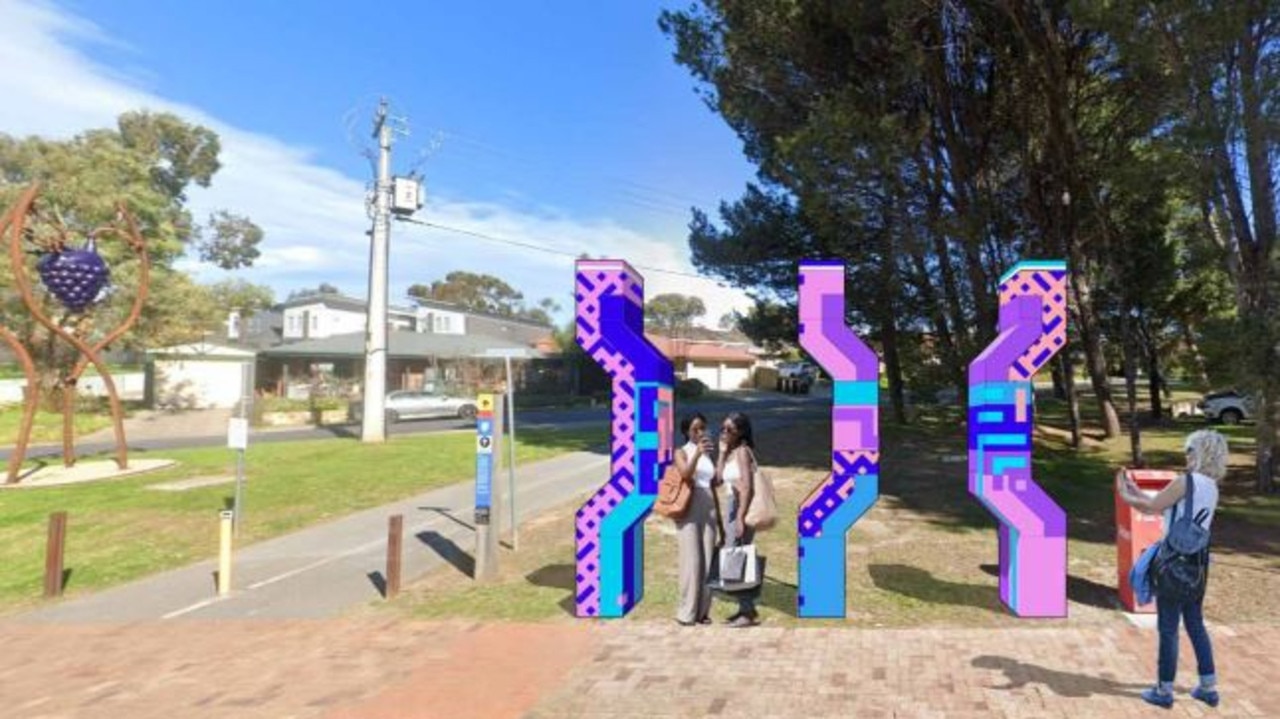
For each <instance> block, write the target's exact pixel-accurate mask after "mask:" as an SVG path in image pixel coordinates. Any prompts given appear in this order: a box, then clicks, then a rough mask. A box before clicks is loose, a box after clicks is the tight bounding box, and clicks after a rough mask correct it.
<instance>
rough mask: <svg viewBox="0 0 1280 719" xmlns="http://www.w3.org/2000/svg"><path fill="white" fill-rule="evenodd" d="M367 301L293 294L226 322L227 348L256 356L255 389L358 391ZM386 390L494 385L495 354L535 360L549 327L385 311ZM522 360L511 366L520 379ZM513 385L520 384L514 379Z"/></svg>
mask: <svg viewBox="0 0 1280 719" xmlns="http://www.w3.org/2000/svg"><path fill="white" fill-rule="evenodd" d="M365 322H366V303H365V301H364V300H361V299H357V298H354V297H348V296H346V295H341V294H336V293H324V294H314V295H306V296H302V297H294V298H290V299H289V300H287V301H285V302H283V303H281V304H280V305H277V306H276V307H274V308H272V309H271V310H270V311H267V312H259V313H255V314H254V315H252V316H249V317H243V316H242V315H241V314H240V313H239V312H236V311H232V313H230V314H229V316H228V318H227V338H226V340H225V342H226V344H228V345H231V346H240V347H244V348H246V349H253V350H255V351H256V353H257V358H258V359H257V388H258V389H259V390H260V391H266V392H270V393H273V394H279V395H287V396H291V397H299V396H309V395H310V394H311V393H312V392H314V391H316V390H320V391H322V392H326V393H333V394H358V393H359V391H360V384H361V383H362V382H363V380H364V357H365V341H366V337H365ZM387 325H388V327H387V329H388V333H387V342H388V347H387V350H388V351H387V389H388V390H394V389H421V388H423V387H427V388H430V387H445V386H455V385H463V386H475V385H477V384H482V383H493V382H495V381H496V380H495V378H494V377H491V376H490V375H493V374H494V369H495V368H501V365H502V363H501V362H500V361H496V360H495V359H494V355H495V353H496V354H516V355H520V356H522V357H523V358H525V359H528V358H532V357H542V356H544V354H545V352H542V351H539V350H537V349H536V348H537V347H546V346H548V345H547V343H548V339H549V338H550V337H551V328H550V327H548V326H546V325H542V324H539V323H537V322H530V321H528V320H523V319H517V318H514V317H506V316H502V315H494V314H489V313H484V312H475V311H472V310H468V309H466V308H464V307H461V306H459V305H455V304H451V303H446V302H434V301H420V302H419V303H418V304H417V305H416V306H414V307H404V306H394V305H393V306H391V307H389V308H388V310H387ZM524 364H525V363H524V362H517V363H516V366H515V367H513V369H514V370H515V371H516V374H517V376H518V377H520V378H522V377H523V376H524V375H525V372H524V369H525V368H524ZM516 381H517V384H519V382H520V380H519V379H517V380H516Z"/></svg>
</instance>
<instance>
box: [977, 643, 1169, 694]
mask: <svg viewBox="0 0 1280 719" xmlns="http://www.w3.org/2000/svg"><path fill="white" fill-rule="evenodd" d="M971 663H972V664H973V666H975V667H977V668H979V669H991V670H994V671H1000V672H1004V676H1005V681H1006V682H1007V683H1006V684H1004V685H1003V686H992V687H991V688H992V689H1006V690H1008V689H1020V688H1022V687H1024V686H1027V685H1028V684H1039V685H1041V686H1043V687H1045V688H1046V689H1048V690H1049V691H1051V692H1053V693H1054V694H1056V695H1058V696H1060V697H1078V698H1087V697H1091V696H1093V695H1095V694H1105V695H1110V696H1117V697H1133V698H1134V699H1137V698H1138V696H1139V692H1140V691H1141V690H1143V689H1145V688H1146V687H1148V686H1150V685H1149V684H1122V683H1120V682H1117V681H1113V680H1111V679H1106V678H1104V677H1093V676H1089V675H1087V674H1072V673H1070V672H1061V671H1058V670H1056V669H1048V668H1046V667H1041V666H1036V665H1035V664H1027V663H1025V662H1020V661H1018V660H1017V659H1011V658H1009V657H998V656H993V655H990V654H984V655H983V656H980V657H975V658H974V660H973V662H971Z"/></svg>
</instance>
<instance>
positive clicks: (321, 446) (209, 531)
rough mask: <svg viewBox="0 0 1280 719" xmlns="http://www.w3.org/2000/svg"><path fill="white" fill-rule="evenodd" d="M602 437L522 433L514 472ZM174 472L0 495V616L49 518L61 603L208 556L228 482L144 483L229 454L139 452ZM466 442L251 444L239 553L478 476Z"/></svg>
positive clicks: (38, 581) (31, 580)
mask: <svg viewBox="0 0 1280 719" xmlns="http://www.w3.org/2000/svg"><path fill="white" fill-rule="evenodd" d="M603 432H604V430H592V431H583V430H578V431H565V432H547V431H539V430H525V431H521V432H520V435H519V445H518V448H517V461H518V462H531V461H536V460H539V459H546V458H548V457H552V456H554V455H557V454H563V453H565V452H570V451H575V450H580V449H586V448H588V447H590V446H592V445H595V446H599V445H600V444H601V442H602V440H603V439H604V435H603ZM152 456H155V457H164V458H169V459H175V460H178V462H179V464H178V466H176V467H174V468H171V469H167V470H164V471H161V472H155V473H149V474H144V475H138V476H136V477H132V478H128V479H122V480H115V481H104V482H94V483H88V484H79V485H68V486H63V487H50V488H41V489H7V490H2V491H0V612H6V611H12V610H14V609H17V608H21V607H23V606H26V605H30V604H32V603H34V601H36V600H37V599H38V597H39V595H40V591H41V586H42V581H43V572H44V546H45V534H46V527H47V522H48V516H49V514H50V513H52V512H55V511H59V510H65V511H67V512H68V514H69V517H68V533H67V536H68V538H67V549H66V566H67V567H68V568H69V569H71V572H72V573H71V578H70V582H69V584H68V586H67V593H68V595H74V594H78V593H82V592H87V591H91V590H95V589H102V588H104V587H108V586H111V585H115V584H119V583H122V582H125V581H128V580H131V579H136V578H139V577H142V576H145V575H148V574H152V573H155V572H159V571H162V570H165V569H171V568H175V567H180V566H183V565H186V564H189V563H191V562H194V561H198V560H201V559H205V558H209V557H213V556H215V555H216V553H217V549H218V547H217V528H216V524H217V522H216V513H217V512H218V511H219V510H222V509H224V508H226V507H227V506H229V503H230V501H231V497H232V496H233V494H234V484H223V485H218V486H214V487H206V488H201V489H192V490H188V491H184V492H161V491H154V490H148V489H146V486H147V485H151V484H156V483H159V482H164V481H172V480H176V479H182V478H187V477H208V476H234V474H235V455H234V453H232V452H230V451H228V450H226V449H224V448H218V447H215V448H207V449H188V450H170V451H157V452H138V451H135V452H134V453H133V454H131V457H135V458H145V457H152ZM474 472H475V435H474V433H471V432H465V431H464V432H447V433H439V434H429V435H419V436H412V437H397V438H393V439H392V440H391V441H390V442H387V443H386V444H383V445H364V444H360V443H358V442H355V441H341V440H321V441H311V442H280V443H263V444H258V445H254V446H253V447H251V449H250V450H249V452H248V455H247V476H248V485H247V495H246V500H245V504H246V515H247V516H246V521H245V524H244V526H243V527H242V530H241V531H242V539H241V540H240V541H241V543H242V544H249V543H252V542H255V541H259V540H263V539H267V538H270V537H274V536H277V535H280V534H284V533H287V532H289V531H292V530H296V529H299V528H301V527H304V526H307V525H311V524H315V523H317V522H320V521H323V520H325V519H330V518H334V517H340V516H343V515H347V514H350V513H352V512H355V511H358V510H361V509H366V508H370V507H375V506H379V505H381V504H385V503H389V502H393V501H396V500H399V499H403V498H405V497H410V496H413V495H415V494H418V493H420V492H423V491H427V490H430V489H433V488H436V487H440V486H444V485H447V484H451V483H454V482H460V481H464V480H466V479H467V478H468V477H473V476H474Z"/></svg>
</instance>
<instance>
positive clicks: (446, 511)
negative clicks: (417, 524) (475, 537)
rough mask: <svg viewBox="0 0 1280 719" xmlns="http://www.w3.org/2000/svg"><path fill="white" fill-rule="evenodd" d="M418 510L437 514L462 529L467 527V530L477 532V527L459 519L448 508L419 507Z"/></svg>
mask: <svg viewBox="0 0 1280 719" xmlns="http://www.w3.org/2000/svg"><path fill="white" fill-rule="evenodd" d="M418 509H419V510H420V511H423V512H435V513H436V514H438V515H440V516H441V517H444V518H445V519H448V520H450V521H452V522H453V523H454V524H456V525H458V526H460V527H465V528H466V529H469V530H470V531H472V532H474V531H476V526H475V525H474V524H467V523H466V522H465V521H463V520H461V519H458V518H457V517H455V516H454V515H453V513H452V512H450V511H449V508H448V507H418Z"/></svg>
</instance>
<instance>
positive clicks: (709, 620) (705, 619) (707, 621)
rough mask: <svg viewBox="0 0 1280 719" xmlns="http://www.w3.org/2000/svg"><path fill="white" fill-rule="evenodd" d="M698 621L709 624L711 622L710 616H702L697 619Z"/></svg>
mask: <svg viewBox="0 0 1280 719" xmlns="http://www.w3.org/2000/svg"><path fill="white" fill-rule="evenodd" d="M698 623H699V624H710V623H711V617H702V618H700V619H699V620H698Z"/></svg>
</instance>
